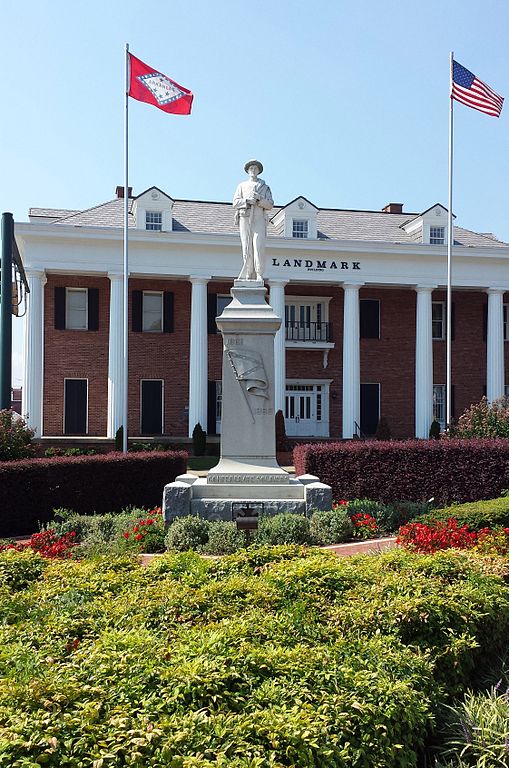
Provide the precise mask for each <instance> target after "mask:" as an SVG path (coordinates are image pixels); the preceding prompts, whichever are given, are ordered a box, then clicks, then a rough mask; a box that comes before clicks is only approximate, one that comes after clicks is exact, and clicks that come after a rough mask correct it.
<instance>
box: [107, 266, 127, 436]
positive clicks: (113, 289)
mask: <svg viewBox="0 0 509 768" xmlns="http://www.w3.org/2000/svg"><path fill="white" fill-rule="evenodd" d="M108 277H109V278H110V327H109V337H108V338H109V341H108V437H109V438H114V437H115V435H116V433H117V429H118V428H119V427H120V426H121V425H122V421H123V415H124V409H123V403H122V398H123V376H122V374H123V368H124V353H123V318H124V295H123V275H122V273H120V272H119V273H116V272H109V273H108Z"/></svg>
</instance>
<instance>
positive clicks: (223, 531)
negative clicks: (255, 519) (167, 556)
mask: <svg viewBox="0 0 509 768" xmlns="http://www.w3.org/2000/svg"><path fill="white" fill-rule="evenodd" d="M352 534H353V525H352V522H351V520H350V516H349V515H348V513H347V512H346V511H345V510H344V509H334V510H326V511H316V512H314V513H313V515H312V516H311V518H310V519H309V520H308V518H307V517H304V516H303V515H296V514H292V513H286V514H285V513H282V514H279V515H274V516H267V517H262V518H261V520H260V522H259V527H258V530H257V531H255V532H252V533H251V532H249V533H248V534H247V535H246V532H244V531H239V530H237V526H236V524H235V523H233V522H223V521H218V522H212V521H210V520H204V519H202V518H200V517H196V516H194V515H190V516H187V517H177V518H176V519H175V520H174V521H173V523H172V524H171V525H170V527H169V529H168V533H167V535H166V539H165V543H166V548H167V549H169V550H170V551H174V552H186V551H187V550H189V549H194V550H197V551H199V552H205V553H207V554H209V555H227V554H232V553H233V552H237V551H238V550H239V549H242V548H243V547H246V546H247V545H248V544H250V543H252V542H254V543H256V544H257V545H263V544H269V545H281V544H317V545H327V544H339V543H340V542H343V541H347V540H348V539H349V538H351V536H352Z"/></svg>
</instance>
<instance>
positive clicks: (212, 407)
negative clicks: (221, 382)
mask: <svg viewBox="0 0 509 768" xmlns="http://www.w3.org/2000/svg"><path fill="white" fill-rule="evenodd" d="M207 394H208V397H207V433H208V434H209V435H215V434H217V432H216V396H217V395H216V382H215V381H209V383H208V393H207Z"/></svg>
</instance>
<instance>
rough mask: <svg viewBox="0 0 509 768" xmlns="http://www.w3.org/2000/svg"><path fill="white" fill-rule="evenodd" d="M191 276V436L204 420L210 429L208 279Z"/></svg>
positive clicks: (205, 425) (204, 423) (203, 423)
mask: <svg viewBox="0 0 509 768" xmlns="http://www.w3.org/2000/svg"><path fill="white" fill-rule="evenodd" d="M209 279H210V278H207V277H191V278H190V282H191V285H192V288H191V335H190V343H189V437H192V435H193V429H194V428H195V426H196V425H197V424H198V423H200V424H201V427H202V429H204V430H205V431H207V373H208V367H207V364H208V360H207V353H208V349H207V283H208V281H209Z"/></svg>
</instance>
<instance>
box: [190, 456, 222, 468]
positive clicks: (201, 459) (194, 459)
mask: <svg viewBox="0 0 509 768" xmlns="http://www.w3.org/2000/svg"><path fill="white" fill-rule="evenodd" d="M218 461H219V456H190V457H189V459H188V460H187V468H188V469H192V470H195V471H197V472H199V471H202V470H207V469H212V467H215V466H216V464H217V463H218Z"/></svg>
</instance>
